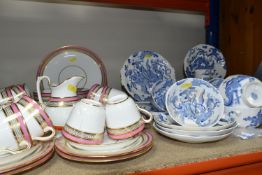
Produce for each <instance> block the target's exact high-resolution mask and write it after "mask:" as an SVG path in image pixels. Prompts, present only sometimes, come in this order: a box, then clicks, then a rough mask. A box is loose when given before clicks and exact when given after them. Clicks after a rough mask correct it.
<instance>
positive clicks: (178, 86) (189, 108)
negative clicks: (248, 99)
mask: <svg viewBox="0 0 262 175" xmlns="http://www.w3.org/2000/svg"><path fill="white" fill-rule="evenodd" d="M166 108H167V111H168V113H169V114H170V116H171V117H172V118H173V119H174V120H175V121H176V122H177V123H179V124H180V125H182V126H189V127H210V126H214V125H215V124H216V123H217V122H218V121H219V120H220V118H221V117H222V115H223V112H224V101H223V98H222V96H221V95H220V93H219V91H218V89H217V88H215V87H214V86H213V85H211V84H210V83H208V82H207V81H205V80H202V79H197V78H187V79H183V80H180V81H178V82H176V83H175V84H173V85H172V86H171V87H170V88H169V90H168V91H167V93H166Z"/></svg>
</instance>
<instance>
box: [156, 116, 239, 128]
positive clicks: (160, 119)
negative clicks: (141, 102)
mask: <svg viewBox="0 0 262 175" xmlns="http://www.w3.org/2000/svg"><path fill="white" fill-rule="evenodd" d="M153 117H154V121H155V122H156V123H157V124H158V125H160V126H162V127H165V128H169V129H175V130H184V131H221V130H224V129H227V128H231V127H233V126H234V125H236V123H237V122H236V120H226V119H224V118H221V119H220V120H219V121H218V122H217V124H216V125H214V126H212V127H186V126H181V125H179V124H178V123H176V122H175V121H174V120H173V119H172V118H171V117H170V116H169V114H167V113H163V112H157V113H153Z"/></svg>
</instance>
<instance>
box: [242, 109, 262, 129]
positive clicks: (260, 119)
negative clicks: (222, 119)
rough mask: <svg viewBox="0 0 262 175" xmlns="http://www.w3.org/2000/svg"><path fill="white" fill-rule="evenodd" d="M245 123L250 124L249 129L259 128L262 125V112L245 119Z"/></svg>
mask: <svg viewBox="0 0 262 175" xmlns="http://www.w3.org/2000/svg"><path fill="white" fill-rule="evenodd" d="M243 120H244V121H248V122H250V124H249V125H248V126H247V127H257V126H259V125H260V124H261V123H262V110H260V111H259V112H258V114H257V115H256V116H247V117H245V118H243Z"/></svg>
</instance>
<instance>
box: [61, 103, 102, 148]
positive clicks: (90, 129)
mask: <svg viewBox="0 0 262 175" xmlns="http://www.w3.org/2000/svg"><path fill="white" fill-rule="evenodd" d="M104 130H105V109H104V106H103V105H102V104H101V103H100V102H98V101H95V100H91V99H82V100H81V101H79V102H78V103H76V104H75V106H74V108H73V110H72V111H71V113H70V115H69V118H68V120H67V122H66V124H65V126H64V128H63V131H62V134H63V136H64V137H65V138H67V139H68V140H70V141H73V142H76V143H80V144H90V145H92V144H101V143H102V141H103V136H104Z"/></svg>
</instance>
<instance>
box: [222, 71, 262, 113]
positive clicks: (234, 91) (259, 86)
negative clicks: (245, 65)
mask: <svg viewBox="0 0 262 175" xmlns="http://www.w3.org/2000/svg"><path fill="white" fill-rule="evenodd" d="M219 91H220V94H221V95H222V97H223V98H224V104H225V106H228V107H250V108H259V107H262V83H261V82H260V81H259V80H258V79H256V78H255V77H251V76H247V75H232V76H229V77H227V78H226V79H225V80H224V81H223V82H222V84H221V85H220V87H219Z"/></svg>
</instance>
